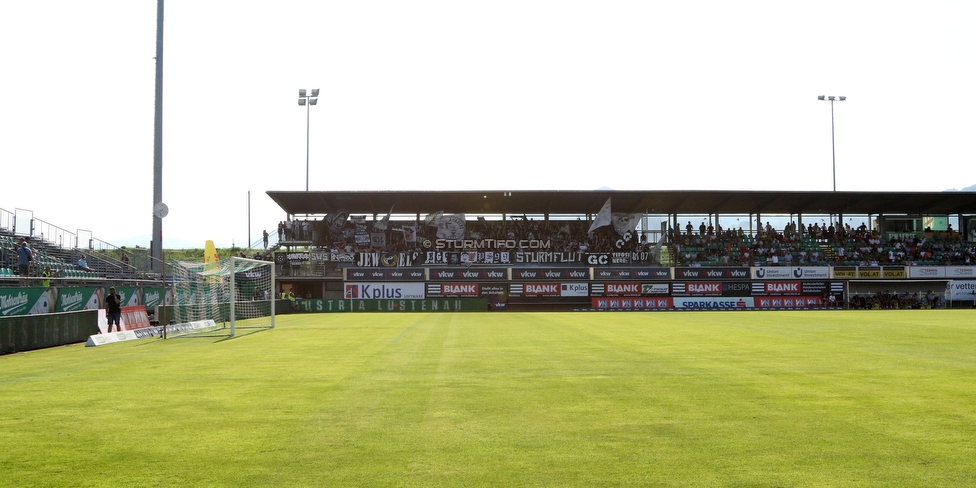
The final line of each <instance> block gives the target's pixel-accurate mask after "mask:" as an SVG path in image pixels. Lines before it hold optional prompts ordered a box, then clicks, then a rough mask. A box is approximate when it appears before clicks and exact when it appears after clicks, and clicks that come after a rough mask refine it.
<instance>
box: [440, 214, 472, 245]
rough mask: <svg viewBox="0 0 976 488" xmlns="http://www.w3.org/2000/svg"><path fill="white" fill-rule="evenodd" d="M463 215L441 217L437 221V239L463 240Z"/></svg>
mask: <svg viewBox="0 0 976 488" xmlns="http://www.w3.org/2000/svg"><path fill="white" fill-rule="evenodd" d="M464 228H465V222H464V214H454V215H441V216H440V218H438V219H437V238H438V239H448V240H452V241H459V240H461V239H464Z"/></svg>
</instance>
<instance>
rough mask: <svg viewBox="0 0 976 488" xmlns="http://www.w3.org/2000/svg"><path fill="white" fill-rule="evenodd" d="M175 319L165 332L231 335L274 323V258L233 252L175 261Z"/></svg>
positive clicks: (173, 266) (173, 269) (175, 335)
mask: <svg viewBox="0 0 976 488" xmlns="http://www.w3.org/2000/svg"><path fill="white" fill-rule="evenodd" d="M170 270H171V275H172V280H173V281H172V291H173V295H172V302H173V321H172V323H171V324H166V325H165V326H166V331H165V335H166V336H168V337H177V336H181V335H190V334H193V335H221V336H222V335H226V336H230V337H233V336H234V334H235V333H236V331H237V329H253V328H265V329H273V328H274V326H275V296H274V280H275V275H274V263H273V262H269V261H258V260H255V259H247V258H238V257H230V258H224V259H221V260H219V261H217V262H214V263H190V262H185V261H172V262H171V263H170Z"/></svg>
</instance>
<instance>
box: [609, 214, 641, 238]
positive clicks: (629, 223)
mask: <svg viewBox="0 0 976 488" xmlns="http://www.w3.org/2000/svg"><path fill="white" fill-rule="evenodd" d="M640 218H641V214H639V213H633V214H624V213H615V214H612V215H611V216H610V220H612V221H613V229H614V230H616V231H617V233H618V234H620V235H624V234H626V233H628V232H633V231H635V230H636V229H637V224H638V223H640Z"/></svg>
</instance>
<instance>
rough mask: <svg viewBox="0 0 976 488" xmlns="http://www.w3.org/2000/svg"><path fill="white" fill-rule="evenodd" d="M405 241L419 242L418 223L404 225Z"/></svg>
mask: <svg viewBox="0 0 976 488" xmlns="http://www.w3.org/2000/svg"><path fill="white" fill-rule="evenodd" d="M403 241H404V242H417V223H416V222H413V223H409V224H403Z"/></svg>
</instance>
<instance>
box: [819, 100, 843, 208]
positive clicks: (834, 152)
mask: <svg viewBox="0 0 976 488" xmlns="http://www.w3.org/2000/svg"><path fill="white" fill-rule="evenodd" d="M817 100H829V101H830V154H831V159H832V162H833V170H834V191H837V150H836V148H835V146H834V100H836V101H838V102H843V101H844V100H847V97H843V96H842V97H835V96H833V95H830V96H824V95H817Z"/></svg>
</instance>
